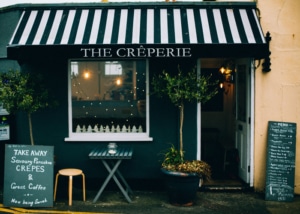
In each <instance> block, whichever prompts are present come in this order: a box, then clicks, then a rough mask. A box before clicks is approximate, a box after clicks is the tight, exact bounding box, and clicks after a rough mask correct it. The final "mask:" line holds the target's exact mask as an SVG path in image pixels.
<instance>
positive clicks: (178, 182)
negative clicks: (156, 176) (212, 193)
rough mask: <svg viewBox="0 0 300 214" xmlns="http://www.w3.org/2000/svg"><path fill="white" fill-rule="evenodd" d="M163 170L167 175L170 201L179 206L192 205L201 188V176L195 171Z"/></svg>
mask: <svg viewBox="0 0 300 214" xmlns="http://www.w3.org/2000/svg"><path fill="white" fill-rule="evenodd" d="M161 170H162V172H163V173H164V175H165V183H166V188H167V191H168V195H169V200H170V203H171V204H173V205H178V206H191V205H192V204H193V203H194V200H195V198H196V195H197V191H198V189H199V181H200V177H199V176H198V175H197V174H195V173H182V172H175V171H168V170H165V169H161Z"/></svg>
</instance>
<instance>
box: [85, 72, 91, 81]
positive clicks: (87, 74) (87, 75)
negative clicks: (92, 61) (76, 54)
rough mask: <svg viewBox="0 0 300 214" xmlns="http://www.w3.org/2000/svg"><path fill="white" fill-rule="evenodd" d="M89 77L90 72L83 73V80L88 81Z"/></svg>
mask: <svg viewBox="0 0 300 214" xmlns="http://www.w3.org/2000/svg"><path fill="white" fill-rule="evenodd" d="M90 77H91V74H90V72H88V71H85V72H84V73H83V78H84V79H89V78H90Z"/></svg>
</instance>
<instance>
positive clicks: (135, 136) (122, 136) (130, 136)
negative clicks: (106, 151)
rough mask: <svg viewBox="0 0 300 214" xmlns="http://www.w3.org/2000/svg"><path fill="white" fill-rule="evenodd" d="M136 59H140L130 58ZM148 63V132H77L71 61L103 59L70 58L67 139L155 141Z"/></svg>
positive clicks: (147, 66)
mask: <svg viewBox="0 0 300 214" xmlns="http://www.w3.org/2000/svg"><path fill="white" fill-rule="evenodd" d="M120 60H121V61H123V60H124V59H109V60H108V59H104V60H103V61H120ZM130 60H131V61H136V60H140V59H130ZM144 60H145V63H146V82H145V84H146V132H143V133H105V132H102V133H76V132H73V131H72V125H73V121H72V119H73V118H72V91H71V87H72V86H71V85H72V84H71V67H72V66H71V62H72V61H83V62H84V61H102V60H92V59H77V58H74V59H69V60H68V137H66V138H65V141H81V142H84V141H87V142H102V141H103V142H110V141H118V142H120V141H124V142H128V141H153V138H152V137H150V109H149V106H150V98H149V60H148V59H144Z"/></svg>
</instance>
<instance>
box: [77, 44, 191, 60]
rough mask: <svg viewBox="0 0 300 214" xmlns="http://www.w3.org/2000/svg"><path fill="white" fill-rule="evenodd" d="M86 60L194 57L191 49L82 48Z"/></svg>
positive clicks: (141, 47)
mask: <svg viewBox="0 0 300 214" xmlns="http://www.w3.org/2000/svg"><path fill="white" fill-rule="evenodd" d="M80 51H81V52H82V56H83V57H84V58H87V57H88V58H100V57H101V58H109V57H120V58H127V57H134V58H151V57H159V58H163V57H192V53H191V48H184V47H183V48H157V47H156V48H151V47H150V48H144V47H143V46H140V47H138V48H124V47H123V48H118V49H112V48H81V49H80Z"/></svg>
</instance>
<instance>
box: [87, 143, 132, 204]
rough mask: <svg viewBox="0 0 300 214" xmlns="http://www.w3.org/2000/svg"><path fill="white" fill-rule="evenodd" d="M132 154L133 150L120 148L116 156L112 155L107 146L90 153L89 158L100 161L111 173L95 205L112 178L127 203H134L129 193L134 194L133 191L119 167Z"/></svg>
mask: <svg viewBox="0 0 300 214" xmlns="http://www.w3.org/2000/svg"><path fill="white" fill-rule="evenodd" d="M132 154H133V149H132V148H129V147H118V149H117V152H116V153H115V154H110V153H108V148H107V147H106V146H102V147H97V148H95V149H93V150H92V151H91V152H90V153H89V158H90V159H100V160H101V161H102V163H103V165H104V166H105V168H106V169H107V171H108V173H109V174H108V176H107V178H106V179H105V181H104V183H103V184H102V186H101V188H100V189H99V191H98V193H97V195H96V197H95V198H94V200H93V202H94V203H95V202H96V201H97V200H98V198H99V197H100V195H101V194H102V192H103V190H104V189H105V187H106V186H107V184H108V182H109V181H110V179H111V178H113V179H114V181H115V183H116V184H117V185H118V187H119V189H120V190H121V192H122V193H123V195H124V196H125V198H126V199H127V201H128V202H129V203H131V202H132V201H131V199H130V197H129V195H128V193H132V190H131V188H130V187H129V185H128V183H127V182H126V180H125V179H124V177H123V175H122V174H121V172H120V171H119V170H118V167H119V166H120V164H121V163H122V161H123V160H126V159H131V158H132ZM117 176H118V177H119V179H120V180H121V181H122V182H123V185H124V186H125V188H126V189H124V187H123V186H122V184H121V183H120V181H119V179H118V177H117Z"/></svg>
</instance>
